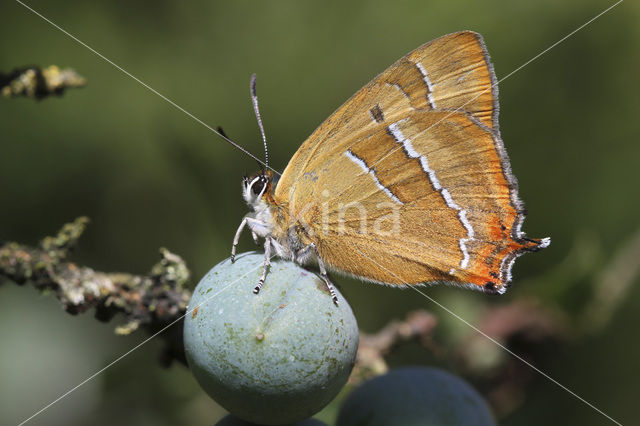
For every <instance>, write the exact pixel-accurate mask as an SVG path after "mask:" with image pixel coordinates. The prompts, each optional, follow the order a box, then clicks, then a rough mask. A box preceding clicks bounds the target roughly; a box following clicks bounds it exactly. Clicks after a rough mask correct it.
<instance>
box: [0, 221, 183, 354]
mask: <svg viewBox="0 0 640 426" xmlns="http://www.w3.org/2000/svg"><path fill="white" fill-rule="evenodd" d="M88 222H89V220H88V219H87V218H85V217H80V218H78V219H76V220H75V221H74V222H72V223H69V224H66V225H64V226H63V227H62V229H61V230H60V232H59V233H58V234H57V235H55V236H52V237H46V238H44V239H43V240H42V241H41V242H40V243H39V245H38V246H37V247H29V246H26V245H22V244H18V243H15V242H9V243H4V244H1V245H0V284H1V283H2V281H5V280H3V278H4V279H6V280H11V281H14V282H15V283H17V284H19V285H23V284H25V283H27V282H29V283H31V284H32V285H33V286H34V287H35V288H36V289H38V290H39V291H41V292H49V293H51V294H53V295H54V296H55V297H56V298H57V299H58V300H60V302H61V303H62V306H63V308H64V309H65V311H67V312H68V313H70V314H72V315H76V314H78V313H82V312H86V311H87V310H89V309H91V308H95V309H96V313H95V316H96V318H97V319H98V320H100V321H105V322H106V321H109V320H110V319H111V318H113V316H114V315H116V314H118V313H121V314H123V315H124V316H125V318H126V323H125V324H124V325H120V326H118V327H116V330H115V331H116V333H118V334H129V333H131V332H132V331H134V330H136V329H138V328H139V327H145V328H146V329H147V330H148V331H149V332H151V333H155V332H156V331H158V330H160V329H162V328H163V327H165V326H166V325H168V324H170V323H171V322H173V321H175V320H176V319H178V318H180V317H181V316H183V315H184V313H185V312H186V308H187V305H188V303H189V299H190V298H191V292H190V291H189V290H188V289H186V288H185V287H184V285H185V284H186V282H187V281H188V280H189V275H190V273H189V270H188V269H187V266H186V264H185V262H184V261H183V260H182V259H181V258H180V257H179V256H178V255H175V254H173V253H171V252H169V250H167V249H164V248H163V249H160V261H159V262H158V263H156V264H155V265H154V266H153V267H152V268H151V271H150V272H149V274H148V275H132V274H127V273H119V272H100V271H95V270H93V269H91V268H89V267H86V266H79V265H77V264H75V263H73V262H71V261H69V260H68V256H69V254H70V252H71V251H72V249H73V248H74V247H75V245H76V243H77V241H78V238H79V237H80V235H81V234H82V232H83V231H84V229H85V227H86V226H87V224H88ZM173 329H175V330H173ZM162 335H163V337H164V338H165V340H166V341H167V343H168V345H167V346H166V348H165V352H164V354H163V362H164V363H165V364H169V363H170V362H171V361H172V360H173V359H178V360H179V361H182V362H184V361H185V358H184V349H183V344H182V328H181V327H172V328H171V330H167V332H165V333H163V334H162Z"/></svg>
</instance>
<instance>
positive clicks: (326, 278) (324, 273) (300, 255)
mask: <svg viewBox="0 0 640 426" xmlns="http://www.w3.org/2000/svg"><path fill="white" fill-rule="evenodd" d="M311 250H313V253H314V254H315V255H316V260H317V261H318V268H320V276H321V277H322V279H323V281H324V283H325V285H326V286H327V289H328V290H329V294H330V295H331V300H333V303H335V304H336V306H338V295H337V294H336V288H335V287H334V286H333V283H332V282H331V280H330V279H329V275H328V274H327V269H326V268H325V267H324V262H323V261H322V258H320V253H318V247H316V245H315V244H314V243H311V244H309V245H308V246H306V247H305V248H303V249H302V250H300V251H298V253H296V257H297V258H305V257H306V256H307V254H308V253H309V251H311Z"/></svg>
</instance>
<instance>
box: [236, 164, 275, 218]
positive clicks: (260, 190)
mask: <svg viewBox="0 0 640 426" xmlns="http://www.w3.org/2000/svg"><path fill="white" fill-rule="evenodd" d="M272 184H273V173H272V172H271V171H269V170H267V171H264V170H261V171H259V172H258V173H255V174H254V175H252V176H246V175H245V176H244V178H242V196H243V197H244V200H245V201H246V202H247V204H248V205H249V207H251V208H252V209H253V210H256V209H258V208H259V206H260V205H261V204H262V203H265V202H266V199H267V198H268V197H270V196H271V185H272Z"/></svg>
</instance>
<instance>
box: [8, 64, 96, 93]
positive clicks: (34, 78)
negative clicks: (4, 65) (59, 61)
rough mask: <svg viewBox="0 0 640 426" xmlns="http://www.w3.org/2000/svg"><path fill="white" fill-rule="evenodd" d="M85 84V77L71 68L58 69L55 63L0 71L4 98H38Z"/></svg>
mask: <svg viewBox="0 0 640 426" xmlns="http://www.w3.org/2000/svg"><path fill="white" fill-rule="evenodd" d="M86 84H87V81H86V79H85V78H84V77H82V76H81V75H79V74H78V73H76V72H75V71H74V70H73V69H71V68H64V69H60V68H59V67H57V66H56V65H51V66H48V67H46V68H40V67H38V66H35V65H32V66H28V67H22V68H17V69H15V70H13V71H10V72H9V73H3V72H0V93H2V95H3V96H4V97H6V98H14V97H17V96H26V97H29V98H33V99H38V100H39V99H43V98H46V97H48V96H51V95H56V96H61V95H62V94H63V93H64V91H65V90H66V89H68V88H72V87H84V86H85V85H86Z"/></svg>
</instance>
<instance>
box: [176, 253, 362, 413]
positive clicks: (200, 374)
mask: <svg viewBox="0 0 640 426" xmlns="http://www.w3.org/2000/svg"><path fill="white" fill-rule="evenodd" d="M263 259H264V255H263V254H257V253H244V254H241V255H239V256H238V257H237V258H236V261H235V263H231V261H230V260H229V259H227V260H225V261H223V262H221V263H219V264H218V265H216V266H215V267H214V268H213V269H211V271H209V273H207V275H206V276H205V277H204V278H203V279H202V280H201V281H200V283H199V284H198V286H197V287H196V289H195V290H194V293H193V296H192V299H191V301H190V303H189V308H188V311H187V315H186V317H185V324H184V344H185V352H186V355H187V361H188V362H189V366H190V368H191V371H192V372H193V374H194V376H195V377H196V379H197V381H198V382H199V383H200V385H201V386H202V388H203V389H204V390H205V391H206V392H207V393H208V394H209V395H210V396H211V397H212V398H213V399H214V400H215V401H216V402H218V403H219V404H220V405H221V406H223V407H224V408H226V409H227V410H228V411H229V412H230V413H232V414H233V415H235V416H236V417H239V418H241V419H243V420H246V421H249V422H253V423H258V424H265V425H276V424H290V423H294V422H296V421H300V420H303V419H306V418H308V417H310V416H312V415H313V414H315V413H316V412H318V411H319V410H320V409H322V408H323V407H324V406H325V405H326V404H328V403H329V402H330V401H331V400H332V399H333V398H334V397H335V396H336V394H337V393H338V392H339V391H340V389H341V388H342V386H343V385H344V384H345V383H346V381H347V379H348V377H349V374H350V372H351V369H352V368H353V364H354V361H355V356H356V351H357V348H358V326H357V323H356V319H355V317H354V316H353V312H352V311H351V308H350V307H349V304H348V303H347V302H346V300H345V299H344V298H343V297H342V295H341V294H339V293H338V300H339V305H338V306H336V305H335V304H334V303H333V301H332V300H331V296H330V295H329V292H328V290H327V289H326V286H325V284H324V282H323V281H322V279H321V278H320V277H318V276H317V275H316V274H314V273H312V272H309V271H308V270H305V269H304V268H302V267H300V266H298V265H296V264H294V263H292V262H288V261H282V260H275V259H274V260H272V263H271V268H270V271H269V274H268V275H267V279H266V282H265V284H264V287H263V288H262V290H261V291H260V293H259V294H258V295H256V294H254V293H253V288H254V287H255V285H256V284H257V283H258V280H259V279H260V275H261V274H262V263H263Z"/></svg>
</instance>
